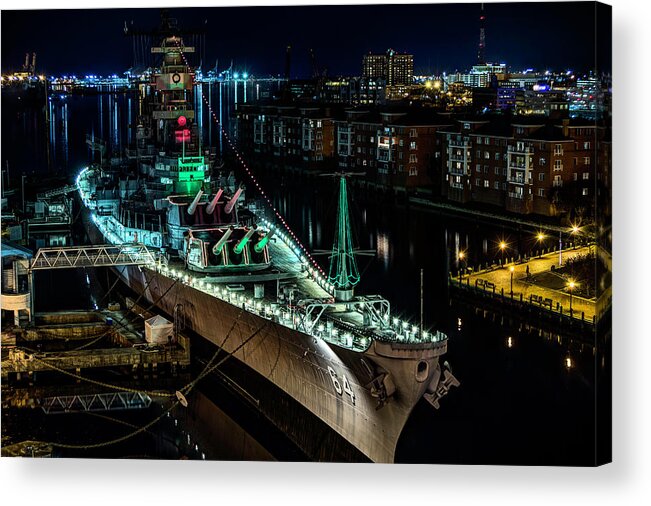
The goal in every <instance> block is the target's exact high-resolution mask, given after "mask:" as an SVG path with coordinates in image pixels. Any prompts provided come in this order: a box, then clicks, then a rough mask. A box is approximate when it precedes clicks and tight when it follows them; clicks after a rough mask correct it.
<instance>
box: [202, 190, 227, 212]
mask: <svg viewBox="0 0 651 506" xmlns="http://www.w3.org/2000/svg"><path fill="white" fill-rule="evenodd" d="M223 193H224V190H223V189H221V188H220V189H219V190H217V193H215V196H214V197H213V199H212V200H211V201H210V204H208V208H207V209H206V212H207V213H208V214H212V213H213V211H214V210H215V208H216V207H217V201H218V200H219V197H221V196H222V194H223Z"/></svg>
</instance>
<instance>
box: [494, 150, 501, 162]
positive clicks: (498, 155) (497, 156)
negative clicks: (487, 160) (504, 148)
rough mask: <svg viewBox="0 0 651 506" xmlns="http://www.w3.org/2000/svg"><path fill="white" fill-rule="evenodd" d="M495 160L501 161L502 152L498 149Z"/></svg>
mask: <svg viewBox="0 0 651 506" xmlns="http://www.w3.org/2000/svg"><path fill="white" fill-rule="evenodd" d="M495 161H496V162H499V161H500V153H499V151H497V152H496V153H495Z"/></svg>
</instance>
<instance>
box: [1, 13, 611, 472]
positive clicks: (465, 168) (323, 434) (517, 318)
mask: <svg viewBox="0 0 651 506" xmlns="http://www.w3.org/2000/svg"><path fill="white" fill-rule="evenodd" d="M610 15H611V11H610V7H609V6H607V5H604V4H600V3H592V2H549V3H545V2H541V3H490V4H489V3H486V4H455V3H450V4H431V5H425V4H419V5H409V4H403V5H373V4H362V5H338V6H303V7H252V8H244V7H228V8H227V7H202V8H185V9H184V8H178V9H153V8H147V9H143V8H137V9H97V10H90V9H88V10H69V11H56V10H36V11H20V10H13V11H7V10H5V11H3V12H2V103H3V107H2V124H3V129H2V174H3V180H2V188H3V195H2V205H3V215H2V216H3V218H2V231H3V240H2V241H3V242H2V269H3V273H2V317H3V318H2V346H3V353H2V360H3V362H2V384H3V392H4V399H3V405H4V407H5V409H4V410H3V426H2V427H3V429H2V431H3V432H2V455H7V456H28V457H46V456H49V457H84V458H91V457H92V458H127V457H138V458H148V459H196V460H281V461H321V462H333V461H334V462H397V463H430V464H511V465H571V466H594V465H599V464H602V463H605V462H608V461H609V460H610V455H611V451H610V391H611V390H610V384H611V382H610V374H611V373H610V371H611V369H610V342H611V331H610V326H611V302H610V301H611V254H610V252H611V227H610V223H611V211H612V209H611V184H610V182H611V177H612V168H611V148H612V142H611V138H612V135H611V127H610V117H611V53H610ZM370 19H373V20H374V21H375V22H374V23H368V20H370ZM53 23H54V24H59V25H64V24H65V26H70V25H74V26H75V27H77V29H76V30H69V31H62V32H61V33H59V34H58V35H57V43H56V44H51V40H50V36H49V33H50V31H49V30H48V29H47V27H49V26H51V25H52V24H53ZM378 26H390V27H392V29H391V30H378V29H377V27H378ZM550 26H553V27H554V29H553V36H551V35H550V32H549V27H550ZM333 27H336V32H337V35H336V36H324V33H333V31H332V29H333ZM433 27H435V31H433V30H434V28H433ZM424 33H427V34H432V36H426V37H425V36H423V34H424ZM125 35H126V36H125Z"/></svg>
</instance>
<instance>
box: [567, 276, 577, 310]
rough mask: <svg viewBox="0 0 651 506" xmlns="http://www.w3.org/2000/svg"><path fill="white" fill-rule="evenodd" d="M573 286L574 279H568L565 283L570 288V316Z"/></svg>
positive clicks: (574, 284)
mask: <svg viewBox="0 0 651 506" xmlns="http://www.w3.org/2000/svg"><path fill="white" fill-rule="evenodd" d="M575 286H576V283H575V282H574V280H573V279H570V281H569V283H568V284H567V287H568V288H569V290H570V317H571V316H572V292H573V291H574V287H575Z"/></svg>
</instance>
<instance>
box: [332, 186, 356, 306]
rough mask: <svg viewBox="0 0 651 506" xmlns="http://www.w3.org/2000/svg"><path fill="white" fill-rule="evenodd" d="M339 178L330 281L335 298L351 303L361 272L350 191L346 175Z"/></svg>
mask: <svg viewBox="0 0 651 506" xmlns="http://www.w3.org/2000/svg"><path fill="white" fill-rule="evenodd" d="M338 175H339V176H340V177H339V206H338V208H337V230H336V232H335V240H334V244H333V245H332V255H331V256H330V271H329V273H328V281H329V282H330V283H331V284H332V285H334V287H335V298H336V299H338V300H342V301H349V300H351V299H352V298H353V289H354V288H355V285H356V284H357V283H359V279H360V276H359V270H358V269H357V261H356V260H355V251H354V249H353V235H352V231H351V228H350V213H349V209H348V189H347V184H346V174H344V173H340V174H338Z"/></svg>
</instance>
